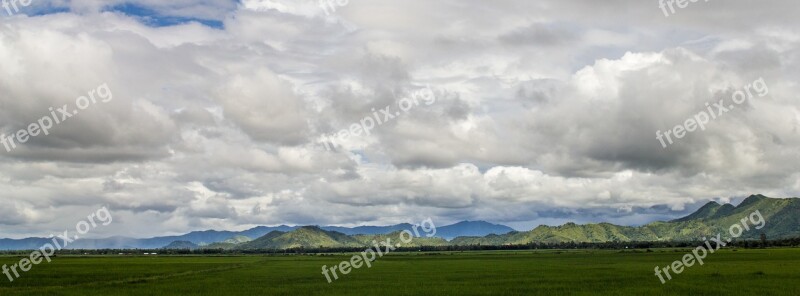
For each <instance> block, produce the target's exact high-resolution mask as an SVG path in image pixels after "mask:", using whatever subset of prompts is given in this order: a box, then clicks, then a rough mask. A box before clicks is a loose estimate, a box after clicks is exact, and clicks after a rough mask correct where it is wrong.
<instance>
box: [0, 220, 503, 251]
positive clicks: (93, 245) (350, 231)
mask: <svg viewBox="0 0 800 296" xmlns="http://www.w3.org/2000/svg"><path fill="white" fill-rule="evenodd" d="M304 228H306V227H305V226H286V225H280V226H275V227H270V226H258V227H254V228H251V229H248V230H245V231H217V230H206V231H194V232H190V233H187V234H184V235H178V236H162V237H153V238H143V239H137V238H128V237H120V236H117V237H110V238H102V239H81V240H77V241H75V242H72V243H70V245H69V246H67V249H158V248H163V247H165V246H168V245H170V244H172V243H173V242H180V243H181V244H177V245H172V246H170V247H176V248H177V249H184V247H186V246H189V245H188V244H186V243H191V244H193V245H196V246H197V247H200V246H210V247H218V248H222V249H227V248H231V247H232V246H233V245H235V244H238V243H243V242H245V241H243V240H248V241H249V240H255V239H259V238H262V237H263V236H265V235H267V234H270V233H272V232H276V231H277V232H281V233H290V232H295V231H297V230H301V229H304ZM318 228H319V229H321V230H324V231H330V232H336V233H340V234H342V235H351V236H352V235H377V234H389V233H392V232H397V231H402V230H412V228H413V225H411V224H408V223H403V224H397V225H390V226H359V227H353V228H347V227H338V226H323V227H318ZM436 230H437V233H436V236H437V237H441V238H444V239H453V238H455V237H457V236H465V235H478V236H482V235H489V234H504V233H508V232H511V231H514V229H513V228H510V227H508V226H504V225H499V224H492V223H489V222H485V221H463V222H459V223H456V224H453V225H447V226H442V227H437V228H436ZM418 231H419V232H422V229H419V230H418ZM301 233H302V231H301ZM232 238H238V241H230V240H231V239H232ZM48 242H50V239H47V238H25V239H0V250H31V249H35V248H39V247H41V246H42V245H43V244H45V243H48Z"/></svg>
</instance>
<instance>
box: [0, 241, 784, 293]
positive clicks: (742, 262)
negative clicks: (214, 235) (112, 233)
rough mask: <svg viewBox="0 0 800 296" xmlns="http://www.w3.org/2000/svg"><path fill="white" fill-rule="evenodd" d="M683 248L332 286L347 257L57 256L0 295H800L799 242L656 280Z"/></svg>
mask: <svg viewBox="0 0 800 296" xmlns="http://www.w3.org/2000/svg"><path fill="white" fill-rule="evenodd" d="M686 252H688V250H659V249H656V250H655V252H652V253H646V252H641V251H640V252H632V251H626V252H620V251H597V250H570V251H552V250H548V251H494V252H464V253H436V254H426V253H397V254H391V255H389V256H384V257H383V258H379V259H377V260H376V261H375V262H374V263H373V266H372V268H369V269H368V268H366V267H365V266H364V267H361V268H360V269H354V270H352V271H351V272H350V273H349V274H348V275H343V276H342V275H340V278H339V280H336V281H334V282H333V283H331V284H328V282H327V281H326V279H325V277H324V276H323V275H322V273H321V267H322V265H328V266H332V265H335V264H338V263H339V262H340V261H342V260H346V259H348V258H349V256H345V255H334V256H316V255H300V256H242V257H188V256H183V257H63V256H62V257H58V258H54V260H53V262H51V263H48V264H40V265H38V266H35V267H33V269H32V270H31V271H29V272H27V273H25V274H24V275H23V276H22V277H21V278H20V279H17V280H15V281H14V282H13V283H9V282H8V281H7V280H6V279H5V276H4V275H3V279H2V281H0V295H89V294H97V295H293V296H297V295H597V294H600V295H714V296H717V295H800V285H798V283H799V282H800V249H764V250H757V249H756V250H744V249H739V250H736V251H734V250H730V249H728V250H720V251H717V253H715V254H710V255H709V256H708V257H707V258H706V264H705V265H703V266H698V265H695V266H693V267H690V268H688V269H687V270H686V271H684V272H683V273H682V274H680V275H677V276H675V277H674V278H673V280H672V281H669V282H667V283H666V284H664V285H662V284H661V282H660V281H659V280H658V278H657V277H655V276H654V274H653V268H654V267H655V266H656V265H658V266H662V267H663V266H665V265H667V264H669V263H671V262H672V261H675V260H679V259H680V258H681V256H682V255H683V254H685V253H686ZM19 259H20V258H16V257H0V264H9V265H10V264H13V263H15V262H18V260H19Z"/></svg>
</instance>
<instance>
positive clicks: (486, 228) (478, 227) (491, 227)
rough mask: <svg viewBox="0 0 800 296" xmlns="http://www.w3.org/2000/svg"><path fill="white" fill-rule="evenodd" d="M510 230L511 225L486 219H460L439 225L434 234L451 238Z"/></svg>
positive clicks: (502, 232)
mask: <svg viewBox="0 0 800 296" xmlns="http://www.w3.org/2000/svg"><path fill="white" fill-rule="evenodd" d="M512 231H514V229H513V228H511V227H508V226H505V225H500V224H492V223H489V222H486V221H462V222H458V223H456V224H453V225H448V226H442V227H439V228H438V229H436V236H438V237H441V238H444V239H446V240H451V239H454V238H456V237H459V236H487V235H489V234H506V233H509V232H512Z"/></svg>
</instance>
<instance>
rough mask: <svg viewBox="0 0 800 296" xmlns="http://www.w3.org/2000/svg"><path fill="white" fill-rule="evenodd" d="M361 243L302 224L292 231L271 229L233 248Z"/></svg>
mask: <svg viewBox="0 0 800 296" xmlns="http://www.w3.org/2000/svg"><path fill="white" fill-rule="evenodd" d="M359 246H362V244H361V243H360V242H359V241H357V240H356V239H354V238H353V237H350V236H348V235H346V234H344V233H340V232H335V231H326V230H323V229H321V228H319V227H317V226H303V227H300V228H298V229H296V230H294V231H290V232H280V231H273V232H270V233H268V234H266V235H264V236H262V237H260V238H257V239H255V240H253V241H251V242H247V243H243V244H241V245H239V246H236V247H235V249H242V250H247V249H291V248H319V247H322V248H334V247H359Z"/></svg>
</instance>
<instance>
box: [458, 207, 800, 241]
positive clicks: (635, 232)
mask: <svg viewBox="0 0 800 296" xmlns="http://www.w3.org/2000/svg"><path fill="white" fill-rule="evenodd" d="M756 210H758V211H759V212H760V213H761V215H762V216H763V218H764V221H765V226H764V228H762V229H760V230H756V229H754V228H753V227H752V223H750V222H748V223H749V224H748V225H751V228H750V230H749V231H745V232H743V233H742V236H741V238H740V239H758V238H759V236H760V235H761V233H764V234H766V236H767V238H769V239H776V238H790V237H798V236H800V199H797V198H786V199H778V198H768V197H766V196H763V195H752V196H750V197H748V198H746V199H745V200H744V201H742V203H741V204H739V205H738V206H733V205H730V204H726V205H720V204H718V203H716V202H709V203H708V204H706V205H704V206H703V207H701V208H700V209H698V210H697V211H696V212H694V213H692V214H691V215H688V216H686V217H683V218H680V219H676V220H672V221H668V222H654V223H650V224H647V225H644V226H640V227H630V226H618V225H613V224H609V223H600V224H586V225H577V224H575V223H567V224H564V225H561V226H539V227H537V228H535V229H533V230H531V231H526V232H512V233H508V234H504V235H490V236H486V237H458V238H456V239H454V240H453V241H451V242H450V243H451V244H454V245H477V244H481V245H505V244H527V243H531V242H540V243H541V242H543V243H557V242H613V241H623V242H624V241H692V240H701V239H702V238H703V237H710V236H713V235H716V234H717V233H722V234H723V236H724V235H727V233H728V229H729V227H731V225H733V224H740V223H741V220H742V219H744V218H749V216H750V214H751V213H753V212H755V211H756ZM755 218H756V222H757V223H759V222H760V221H758V220H759V219H758V217H757V216H756V217H755ZM748 221H749V220H748Z"/></svg>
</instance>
